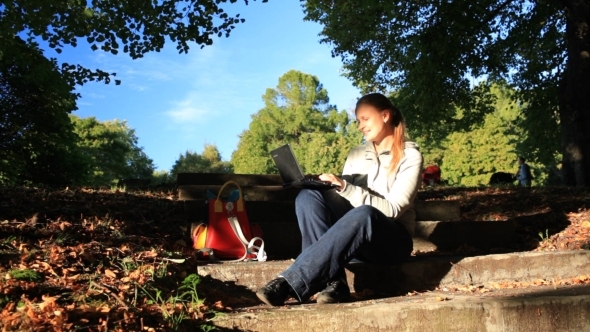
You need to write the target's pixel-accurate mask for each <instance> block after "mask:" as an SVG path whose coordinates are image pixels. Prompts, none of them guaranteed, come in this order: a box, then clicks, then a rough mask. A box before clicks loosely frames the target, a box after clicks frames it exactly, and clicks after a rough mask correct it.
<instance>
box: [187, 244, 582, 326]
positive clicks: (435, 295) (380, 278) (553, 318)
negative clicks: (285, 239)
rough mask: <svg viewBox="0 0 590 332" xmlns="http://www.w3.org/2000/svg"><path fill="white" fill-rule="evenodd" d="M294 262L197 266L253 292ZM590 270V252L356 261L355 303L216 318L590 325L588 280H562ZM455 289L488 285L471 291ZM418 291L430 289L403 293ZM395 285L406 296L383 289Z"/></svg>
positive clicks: (230, 321)
mask: <svg viewBox="0 0 590 332" xmlns="http://www.w3.org/2000/svg"><path fill="white" fill-rule="evenodd" d="M291 263H292V261H274V262H273V261H271V262H264V263H259V262H243V263H219V264H207V265H202V266H199V267H198V273H199V274H200V275H202V276H211V277H212V278H215V279H218V280H219V281H221V282H222V283H223V284H231V285H234V286H237V288H240V289H249V290H246V291H247V292H250V294H249V295H248V297H250V298H252V297H254V294H253V292H254V291H255V290H256V289H258V288H259V287H261V286H262V285H264V284H265V283H266V282H268V281H269V280H271V279H272V278H274V277H276V275H278V274H279V273H280V272H282V271H283V270H284V269H285V268H287V267H288V266H289V265H290V264H291ZM589 275H590V251H563V252H526V253H511V254H500V255H486V256H477V257H437V258H416V259H415V260H413V261H411V262H407V263H404V264H401V265H399V266H394V267H376V266H372V265H368V264H362V263H354V264H350V265H349V267H348V270H347V276H348V281H349V284H350V286H351V289H352V290H353V291H354V292H356V293H354V294H353V298H354V299H355V300H354V301H353V302H349V303H343V304H332V305H318V304H315V303H313V301H308V302H307V303H304V304H297V303H296V302H294V301H293V300H290V302H288V303H287V304H286V305H285V306H282V307H269V306H266V305H262V304H255V305H253V306H249V307H242V308H238V309H236V310H235V311H234V312H232V313H228V314H224V315H222V316H220V317H218V318H216V319H215V320H214V321H213V323H214V325H215V326H216V327H218V328H219V329H220V330H222V331H262V332H264V331H269V332H276V331H295V332H298V331H302V332H303V331H305V332H307V331H356V332H363V331H425V332H429V331H437V332H438V331H470V332H471V331H476V332H478V331H486V332H500V331H502V332H506V331H589V332H590V285H582V286H563V284H564V283H563V282H561V281H563V280H571V279H572V278H576V277H588V276H589ZM539 280H544V281H545V282H544V284H549V285H546V286H537V287H530V288H523V289H497V288H496V287H495V286H494V285H497V284H499V283H502V282H509V283H515V282H518V283H520V284H526V283H531V284H532V283H535V282H537V283H538V282H539ZM470 286H471V287H470ZM457 289H476V290H477V289H486V290H489V291H486V292H478V291H474V292H473V293H470V292H468V291H458V290H457ZM368 290H369V291H368ZM372 290H375V291H376V292H374V291H372ZM415 290H416V291H426V292H425V293H421V294H420V293H419V294H417V295H413V296H408V295H405V294H406V293H407V292H412V291H415ZM379 292H380V293H379ZM391 292H395V293H398V294H404V295H403V296H399V295H398V296H391V295H389V296H384V294H385V293H391ZM367 294H368V296H367ZM412 294H415V293H412ZM235 296H242V295H238V294H236V295H235ZM250 303H258V302H257V301H255V302H250Z"/></svg>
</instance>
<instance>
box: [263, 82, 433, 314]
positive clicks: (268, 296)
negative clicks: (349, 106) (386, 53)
mask: <svg viewBox="0 0 590 332" xmlns="http://www.w3.org/2000/svg"><path fill="white" fill-rule="evenodd" d="M355 114H356V118H357V121H358V125H359V129H360V130H361V131H362V132H363V135H364V137H365V141H366V143H365V144H363V145H360V146H358V147H356V148H354V149H352V150H351V151H350V153H349V155H348V158H347V159H346V163H345V165H344V170H343V172H342V174H343V176H342V178H339V177H337V176H335V175H333V174H322V175H320V177H319V178H320V180H323V181H329V182H331V183H333V184H335V185H337V186H338V188H337V189H326V190H312V189H303V190H302V191H301V192H300V193H299V195H298V196H297V199H296V200H295V211H296V214H297V220H298V223H299V228H300V230H301V235H302V238H303V241H302V250H303V251H302V253H301V254H300V255H299V257H297V259H296V260H295V262H294V263H293V264H292V265H291V266H290V267H289V268H288V269H287V270H285V271H284V272H283V273H281V274H280V275H279V276H278V277H277V278H275V279H273V280H272V281H270V282H269V283H268V284H267V285H266V286H264V287H262V288H261V289H259V290H258V292H256V295H257V296H258V298H260V300H262V301H263V302H264V303H266V304H268V305H272V306H280V305H283V304H284V303H285V300H287V298H289V297H294V298H296V299H297V300H298V301H299V302H304V301H306V300H307V299H308V298H309V297H311V296H312V295H314V294H315V293H317V292H318V291H321V292H320V294H319V295H318V297H317V303H338V302H344V301H347V300H348V299H349V298H350V289H349V287H348V284H347V282H346V275H345V272H344V266H345V265H346V264H347V263H348V262H349V261H350V260H352V259H358V260H361V261H363V262H368V263H375V264H396V263H399V262H402V261H404V260H406V259H407V258H408V257H409V256H410V254H411V252H412V235H413V232H414V227H415V219H416V214H415V212H414V208H413V205H414V204H413V202H414V198H415V197H416V194H417V192H418V187H419V186H420V183H421V181H422V179H421V170H422V155H421V154H420V152H419V151H418V146H417V145H416V144H415V143H414V142H410V141H408V140H407V139H406V130H405V124H404V121H403V117H402V114H401V113H400V112H399V110H398V109H397V108H396V107H395V106H393V104H392V103H391V101H390V100H389V99H388V98H387V97H385V96H384V95H382V94H379V93H372V94H368V95H365V96H363V97H361V98H360V99H359V100H358V102H357V104H356V109H355Z"/></svg>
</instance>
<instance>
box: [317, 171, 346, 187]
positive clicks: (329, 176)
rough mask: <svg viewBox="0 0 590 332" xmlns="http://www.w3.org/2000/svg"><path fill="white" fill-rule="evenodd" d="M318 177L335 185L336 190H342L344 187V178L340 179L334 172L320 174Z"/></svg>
mask: <svg viewBox="0 0 590 332" xmlns="http://www.w3.org/2000/svg"><path fill="white" fill-rule="evenodd" d="M319 179H320V180H322V181H327V182H330V183H332V184H335V185H337V186H338V188H336V190H338V191H340V190H342V189H343V187H344V180H342V179H341V178H339V177H337V176H336V175H334V174H329V173H324V174H320V176H319Z"/></svg>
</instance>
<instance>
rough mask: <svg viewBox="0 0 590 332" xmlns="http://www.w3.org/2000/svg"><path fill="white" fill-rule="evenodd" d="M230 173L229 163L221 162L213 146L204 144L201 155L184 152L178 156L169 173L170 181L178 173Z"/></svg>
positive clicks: (219, 155)
mask: <svg viewBox="0 0 590 332" xmlns="http://www.w3.org/2000/svg"><path fill="white" fill-rule="evenodd" d="M183 172H196V173H232V167H231V165H230V163H228V162H226V161H223V160H221V154H220V153H219V150H218V149H217V147H216V146H215V145H214V144H205V146H204V149H203V153H201V154H198V153H196V152H191V151H186V152H185V153H184V155H182V154H181V155H180V156H179V157H178V159H177V160H176V162H175V163H174V165H173V166H172V170H171V171H170V176H171V177H172V179H176V176H177V175H178V173H183Z"/></svg>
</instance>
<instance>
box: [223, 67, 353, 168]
mask: <svg viewBox="0 0 590 332" xmlns="http://www.w3.org/2000/svg"><path fill="white" fill-rule="evenodd" d="M262 99H263V100H264V108H262V109H261V110H259V111H258V112H257V113H255V114H254V115H252V122H251V123H250V126H249V129H247V130H245V131H244V132H243V133H242V134H241V135H240V141H239V142H238V147H237V149H236V151H234V153H233V154H232V158H231V162H232V164H233V166H234V170H235V172H236V173H255V174H273V173H276V172H277V171H276V166H275V165H274V162H273V161H272V159H271V157H270V151H271V150H273V149H274V148H277V147H279V146H281V145H283V144H286V143H290V144H291V147H292V148H293V150H294V153H295V155H296V156H297V158H298V160H299V162H300V164H301V168H302V169H303V171H304V172H306V173H323V172H333V173H336V174H338V173H339V172H341V171H342V167H343V165H344V161H345V159H346V156H347V154H348V151H349V150H350V148H352V147H353V146H355V145H357V144H359V143H360V141H361V134H360V131H358V129H357V128H356V127H355V126H354V125H352V124H351V121H350V118H349V116H348V114H347V113H346V112H345V111H341V112H338V111H337V110H336V108H335V106H333V105H330V104H329V98H328V92H327V91H326V90H325V89H324V88H323V86H322V84H320V82H319V80H318V78H317V77H315V76H312V75H309V74H305V73H302V72H300V71H296V70H290V71H288V72H287V73H285V74H284V75H283V76H281V77H280V78H279V82H278V85H277V87H276V88H275V89H267V90H266V93H265V94H264V95H263V96H262Z"/></svg>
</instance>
